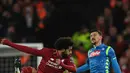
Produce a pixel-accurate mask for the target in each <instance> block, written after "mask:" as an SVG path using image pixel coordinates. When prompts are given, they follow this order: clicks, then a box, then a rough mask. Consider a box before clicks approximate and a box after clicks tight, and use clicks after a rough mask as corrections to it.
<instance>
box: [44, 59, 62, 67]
mask: <svg viewBox="0 0 130 73" xmlns="http://www.w3.org/2000/svg"><path fill="white" fill-rule="evenodd" d="M46 65H47V66H50V67H53V68H56V69H62V67H61V66H60V65H59V64H57V63H56V62H55V61H54V58H50V59H49V60H48V61H47V62H46Z"/></svg>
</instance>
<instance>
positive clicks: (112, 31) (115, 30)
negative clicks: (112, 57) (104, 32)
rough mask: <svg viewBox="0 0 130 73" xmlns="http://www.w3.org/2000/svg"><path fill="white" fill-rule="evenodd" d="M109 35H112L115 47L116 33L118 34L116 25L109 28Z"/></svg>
mask: <svg viewBox="0 0 130 73" xmlns="http://www.w3.org/2000/svg"><path fill="white" fill-rule="evenodd" d="M109 35H110V40H111V46H112V47H113V48H115V44H116V41H117V40H116V35H117V28H116V27H114V26H113V27H111V28H109Z"/></svg>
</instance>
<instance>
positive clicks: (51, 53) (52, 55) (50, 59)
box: [38, 48, 74, 73]
mask: <svg viewBox="0 0 130 73" xmlns="http://www.w3.org/2000/svg"><path fill="white" fill-rule="evenodd" d="M41 51H42V53H43V56H42V60H41V63H40V65H39V67H38V73H63V72H64V71H65V69H64V68H63V67H62V66H60V65H58V64H57V63H56V59H61V60H62V58H61V57H60V56H59V55H57V53H56V50H55V49H48V48H43V49H42V50H41ZM64 63H65V64H66V65H72V66H74V64H73V63H72V62H71V60H70V57H68V58H67V59H65V60H64Z"/></svg>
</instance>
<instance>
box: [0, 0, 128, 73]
mask: <svg viewBox="0 0 130 73" xmlns="http://www.w3.org/2000/svg"><path fill="white" fill-rule="evenodd" d="M67 1H68V0H66V1H61V0H55V1H53V0H0V37H6V38H8V39H10V40H11V41H13V42H16V43H28V42H31V43H32V42H43V43H44V44H45V46H47V47H48V46H49V47H50V44H51V46H52V43H54V40H56V39H57V38H58V37H61V36H71V37H72V39H73V41H74V50H73V57H74V62H75V64H76V65H77V67H78V66H81V65H83V64H84V63H85V61H86V59H87V51H88V50H89V49H90V48H91V47H92V44H91V42H90V39H89V34H90V33H89V31H90V30H91V29H93V28H97V29H99V30H100V31H102V33H103V37H104V38H103V42H104V43H105V44H106V45H110V46H112V47H113V48H114V50H115V52H116V55H117V58H118V61H119V64H120V66H121V69H122V73H130V10H129V9H130V1H129V0H106V1H105V0H99V1H98V0H96V1H98V2H99V5H98V3H96V4H95V3H94V2H95V1H93V0H91V1H92V2H91V1H89V0H88V3H86V4H85V3H84V0H83V1H82V2H79V3H77V2H78V1H77V0H75V2H74V1H73V0H72V1H68V3H67ZM104 1H105V2H104ZM89 3H90V4H89ZM91 4H92V5H91ZM85 5H86V6H85ZM91 6H92V7H91ZM96 6H97V8H96ZM85 8H86V10H85ZM98 8H100V9H98ZM96 9H97V10H96ZM83 10H84V11H83ZM91 12H92V13H91ZM90 13H91V14H90Z"/></svg>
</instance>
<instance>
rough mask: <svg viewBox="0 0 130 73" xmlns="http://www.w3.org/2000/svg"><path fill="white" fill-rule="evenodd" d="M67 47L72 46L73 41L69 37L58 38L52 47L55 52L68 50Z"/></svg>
mask: <svg viewBox="0 0 130 73" xmlns="http://www.w3.org/2000/svg"><path fill="white" fill-rule="evenodd" d="M69 46H73V41H72V39H71V37H60V38H59V39H57V40H56V42H55V44H54V47H55V49H57V50H61V49H68V48H69Z"/></svg>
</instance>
